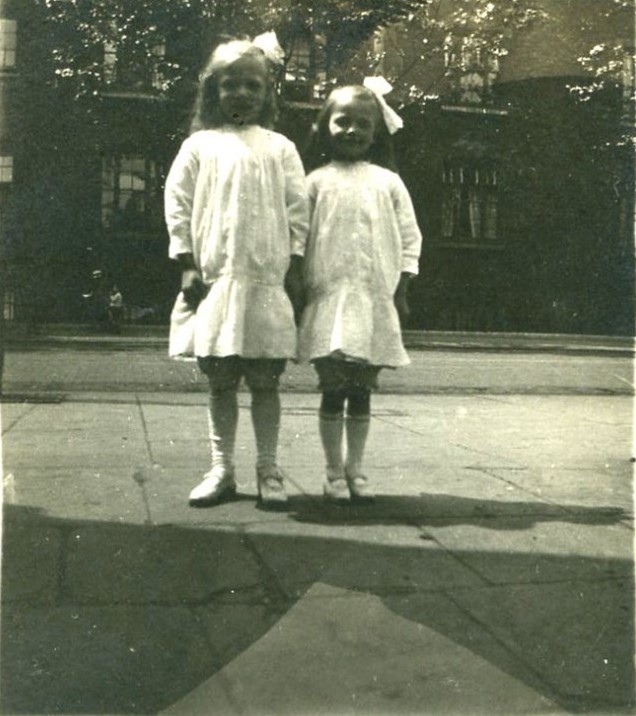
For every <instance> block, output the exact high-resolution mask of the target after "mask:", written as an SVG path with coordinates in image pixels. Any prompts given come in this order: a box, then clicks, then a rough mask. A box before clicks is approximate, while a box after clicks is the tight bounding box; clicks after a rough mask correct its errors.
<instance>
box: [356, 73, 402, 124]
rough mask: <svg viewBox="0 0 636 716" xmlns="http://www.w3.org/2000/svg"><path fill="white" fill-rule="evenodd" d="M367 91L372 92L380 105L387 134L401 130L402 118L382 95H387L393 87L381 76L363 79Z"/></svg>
mask: <svg viewBox="0 0 636 716" xmlns="http://www.w3.org/2000/svg"><path fill="white" fill-rule="evenodd" d="M362 84H363V85H364V86H365V87H366V88H367V89H368V90H370V91H371V92H373V94H374V95H375V96H376V98H377V100H378V102H379V103H380V109H381V110H382V117H383V119H384V123H385V124H386V128H387V129H388V130H389V134H395V133H396V132H397V131H398V129H402V127H403V126H404V122H403V121H402V117H400V115H399V114H398V113H397V112H396V111H395V110H394V109H393V108H391V107H389V105H388V104H387V102H386V100H385V99H384V95H385V94H388V93H389V92H390V91H391V90H392V89H393V87H392V86H391V84H390V83H389V82H387V81H386V80H385V79H384V77H382V75H377V76H375V77H365V78H364V82H363V83H362Z"/></svg>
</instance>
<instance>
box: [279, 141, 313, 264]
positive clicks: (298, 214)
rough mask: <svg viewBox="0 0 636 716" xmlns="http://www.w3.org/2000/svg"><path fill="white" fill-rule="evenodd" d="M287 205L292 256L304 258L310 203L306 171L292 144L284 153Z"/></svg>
mask: <svg viewBox="0 0 636 716" xmlns="http://www.w3.org/2000/svg"><path fill="white" fill-rule="evenodd" d="M283 170H284V173H285V203H286V205H287V221H288V224H289V236H290V254H291V255H292V256H294V255H295V256H304V255H305V246H306V244H307V234H308V233H309V202H308V199H307V183H306V181H305V171H304V169H303V165H302V162H301V161H300V157H299V156H298V152H297V151H296V148H295V147H294V146H293V144H292V143H291V142H290V143H289V145H287V146H286V147H285V149H284V152H283Z"/></svg>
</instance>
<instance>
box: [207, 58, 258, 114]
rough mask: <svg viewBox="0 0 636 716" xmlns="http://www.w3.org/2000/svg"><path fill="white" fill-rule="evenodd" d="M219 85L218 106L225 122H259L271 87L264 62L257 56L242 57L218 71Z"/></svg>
mask: <svg viewBox="0 0 636 716" xmlns="http://www.w3.org/2000/svg"><path fill="white" fill-rule="evenodd" d="M217 87H218V90H219V108H220V110H221V114H222V115H223V118H224V119H225V121H226V122H229V123H231V124H237V125H244V124H256V123H258V121H259V119H260V117H261V114H262V112H263V107H264V106H265V100H266V99H267V92H268V89H269V86H268V76H267V67H266V65H265V63H264V62H261V61H259V59H258V58H256V57H249V56H247V57H241V58H239V59H238V60H236V62H233V63H232V64H231V65H228V66H227V67H226V68H225V69H223V70H221V71H220V72H219V74H218V78H217Z"/></svg>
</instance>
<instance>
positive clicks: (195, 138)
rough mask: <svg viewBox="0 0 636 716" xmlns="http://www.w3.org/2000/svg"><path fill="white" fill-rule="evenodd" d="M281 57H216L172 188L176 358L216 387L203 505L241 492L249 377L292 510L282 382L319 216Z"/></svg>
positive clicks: (261, 475)
mask: <svg viewBox="0 0 636 716" xmlns="http://www.w3.org/2000/svg"><path fill="white" fill-rule="evenodd" d="M272 34H273V33H272ZM270 44H271V43H270ZM274 49H276V48H274ZM278 49H279V50H280V48H278ZM268 55H269V56H268ZM270 58H272V59H273V60H274V61H276V60H277V57H276V55H271V53H267V54H266V52H264V51H263V50H262V49H260V48H259V47H257V46H256V45H255V44H254V43H251V42H248V41H243V40H237V41H232V42H228V43H224V44H222V45H220V46H219V47H217V49H216V50H215V51H214V52H213V53H212V56H211V58H210V60H209V62H208V64H207V66H206V68H205V70H204V71H203V74H202V76H201V80H200V85H199V91H198V96H197V100H196V104H195V113H194V119H193V122H192V126H191V135H190V136H189V137H188V139H186V140H185V141H184V142H183V144H182V146H181V149H180V151H179V153H178V155H177V157H176V159H175V160H174V163H173V165H172V168H171V169H170V172H169V175H168V178H167V180H166V188H165V207H166V223H167V227H168V232H169V236H170V248H169V253H170V257H171V258H173V259H175V260H176V261H177V262H178V263H179V265H180V267H181V271H182V279H181V289H182V290H181V293H180V294H179V297H178V299H177V302H176V304H175V307H174V310H173V313H172V317H171V335H170V353H171V355H173V356H177V355H184V354H194V355H195V356H196V358H197V361H198V364H199V367H200V368H201V370H202V371H203V372H204V373H205V374H206V376H207V378H208V381H209V386H210V409H209V418H210V420H209V426H210V439H211V446H212V464H211V469H210V471H209V472H208V473H206V475H204V478H203V481H202V482H201V483H200V484H199V485H197V486H196V487H195V488H194V489H193V490H192V492H191V493H190V504H192V505H208V504H214V503H216V502H218V501H219V500H220V499H223V498H226V497H231V496H232V495H233V494H234V493H235V492H236V483H235V476H234V443H235V435H236V429H237V421H238V405H237V388H238V385H239V382H240V380H241V378H242V377H244V378H245V380H246V382H247V385H248V387H249V389H250V392H251V396H252V400H251V415H252V422H253V427H254V433H255V437H256V448H257V459H256V477H257V486H258V495H259V500H260V501H261V502H262V503H263V504H264V505H267V506H279V505H283V504H284V503H285V502H286V493H285V486H284V481H283V474H282V472H281V470H280V469H279V467H278V465H277V455H276V452H277V445H278V431H279V424H280V399H279V394H278V383H279V378H280V375H281V374H282V372H283V371H284V369H285V362H286V359H288V358H294V357H296V347H297V341H296V327H295V323H294V308H293V306H292V304H293V303H296V301H298V300H300V295H301V291H302V276H301V273H302V268H301V262H302V258H301V257H302V255H303V253H304V250H305V241H306V234H307V228H308V206H307V198H306V185H305V179H304V172H303V168H302V164H301V161H300V158H299V156H298V153H297V151H296V149H295V147H294V145H293V144H292V142H291V141H289V140H288V139H286V138H285V137H283V136H282V135H280V134H277V133H276V132H273V131H272V130H271V129H270V127H271V125H272V123H273V121H274V116H275V94H274V81H273V72H272V64H271V59H270ZM286 289H287V292H286ZM290 299H291V301H290Z"/></svg>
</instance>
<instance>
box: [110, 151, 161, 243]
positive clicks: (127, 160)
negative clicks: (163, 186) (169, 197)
mask: <svg viewBox="0 0 636 716" xmlns="http://www.w3.org/2000/svg"><path fill="white" fill-rule="evenodd" d="M158 196H159V181H158V168H157V163H156V162H154V161H152V160H150V159H148V158H145V157H140V156H128V155H122V156H111V157H105V158H104V159H103V160H102V225H103V226H104V227H106V228H115V229H118V230H120V231H143V230H145V229H147V228H148V227H149V225H151V224H154V223H157V221H160V220H161V208H160V202H159V200H158Z"/></svg>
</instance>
